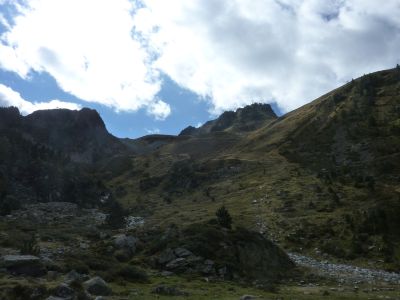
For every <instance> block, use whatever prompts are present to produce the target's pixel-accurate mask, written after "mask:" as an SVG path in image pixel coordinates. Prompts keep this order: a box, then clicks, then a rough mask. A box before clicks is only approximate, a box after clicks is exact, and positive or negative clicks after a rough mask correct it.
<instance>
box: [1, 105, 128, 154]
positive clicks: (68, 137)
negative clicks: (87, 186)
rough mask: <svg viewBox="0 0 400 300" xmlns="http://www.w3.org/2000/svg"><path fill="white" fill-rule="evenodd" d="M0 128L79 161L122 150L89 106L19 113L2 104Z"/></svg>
mask: <svg viewBox="0 0 400 300" xmlns="http://www.w3.org/2000/svg"><path fill="white" fill-rule="evenodd" d="M1 128H2V129H3V130H5V131H7V130H8V129H11V128H12V129H14V130H18V131H19V133H20V134H22V136H24V137H25V138H27V139H29V140H31V141H33V142H34V143H37V144H41V145H44V146H46V147H49V148H51V149H53V150H57V151H59V152H62V153H64V154H65V155H67V156H69V157H70V158H71V159H72V160H74V161H79V162H93V160H98V159H101V158H102V157H105V156H108V155H111V154H116V153H119V152H121V151H123V150H125V146H124V145H123V144H122V142H120V141H119V139H117V138H116V137H114V136H113V135H111V134H110V133H109V132H108V131H107V129H106V126H105V124H104V122H103V120H102V118H101V117H100V115H99V113H98V112H97V111H96V110H94V109H89V108H83V109H81V110H79V111H78V110H69V109H49V110H38V111H35V112H33V113H32V114H29V115H27V116H22V115H21V114H20V112H19V110H18V109H17V108H15V107H7V108H5V107H2V108H0V129H1ZM6 134H7V133H6ZM8 134H10V133H8Z"/></svg>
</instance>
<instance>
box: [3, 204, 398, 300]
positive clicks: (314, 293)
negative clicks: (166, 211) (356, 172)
mask: <svg viewBox="0 0 400 300" xmlns="http://www.w3.org/2000/svg"><path fill="white" fill-rule="evenodd" d="M104 219H105V215H104V214H102V213H101V212H100V211H98V210H88V209H81V208H78V207H77V206H76V205H74V204H70V203H46V204H43V203H42V204H34V205H30V206H29V207H26V208H25V209H22V210H18V211H16V212H15V213H13V214H12V215H9V216H7V217H5V218H3V219H1V220H0V256H1V257H0V300H41V299H46V300H79V299H87V300H95V299H97V300H100V299H108V300H111V299H112V300H119V299H124V300H129V299H142V300H146V299H175V298H178V297H179V298H182V299H222V300H223V299H237V300H239V299H246V300H250V299H282V300H283V299H310V298H312V299H320V298H323V299H354V298H355V297H356V298H357V299H393V300H394V299H400V288H399V287H400V274H394V273H388V272H385V271H379V270H370V269H363V268H358V267H354V266H351V265H346V264H333V263H330V262H327V261H318V260H316V259H313V258H310V257H306V256H303V255H300V254H296V253H290V254H289V257H290V258H291V260H292V261H293V262H295V264H296V265H297V266H299V267H300V268H293V266H292V263H291V262H290V260H288V259H287V256H286V255H285V253H284V252H283V251H282V252H280V251H281V250H280V251H278V250H276V249H275V247H276V246H274V245H273V244H272V243H271V242H269V241H267V240H264V239H263V238H262V236H261V235H258V234H256V233H251V232H247V231H240V230H238V229H234V230H221V229H218V227H215V225H212V224H208V223H206V224H199V225H200V226H199V225H193V226H189V227H187V228H186V229H184V230H183V229H178V228H177V227H170V228H168V229H166V230H161V229H157V230H156V229H150V228H146V226H147V225H146V223H145V220H144V219H143V218H140V217H131V218H128V220H127V227H126V228H123V229H120V230H110V229H108V228H106V227H104V224H103V223H104ZM28 233H29V235H28V236H30V235H31V234H32V233H34V234H35V235H34V236H35V237H36V243H35V245H36V246H37V247H38V248H37V249H36V248H35V247H34V245H33V244H32V245H30V244H29V243H30V240H29V239H28V240H27V241H28V243H26V242H25V243H22V244H21V243H20V240H19V239H21V238H26V235H27V234H28ZM194 237H195V238H194ZM211 237H212V238H211ZM243 241H245V242H244V243H243ZM21 245H22V248H21ZM260 245H262V247H260ZM24 249H25V250H26V249H28V250H29V252H31V253H24V251H25V250H24ZM238 249H239V252H238V253H239V256H241V258H239V260H237V259H238V258H237V257H236V256H235V255H231V254H233V253H234V252H235V251H237V250H238ZM200 250H201V251H200ZM261 250H262V251H261ZM271 258H273V259H271ZM278 261H279V264H278V265H274V263H275V264H276V262H278ZM285 263H286V264H288V265H287V266H286V267H285V268H284V269H286V268H289V267H290V268H291V270H292V271H291V272H290V273H291V274H290V276H287V277H282V279H281V280H280V281H279V282H273V281H271V278H275V277H276V275H277V273H271V274H269V276H267V277H265V278H262V277H263V276H261V275H260V274H264V275H265V274H266V273H265V272H264V273H263V270H264V269H265V270H269V271H271V270H275V271H274V272H277V271H278V269H277V268H278V266H282V265H284V264H285ZM232 265H233V266H236V267H237V268H235V267H232ZM239 265H240V268H239V267H238V266H239ZM250 278H251V279H250ZM284 278H285V279H284Z"/></svg>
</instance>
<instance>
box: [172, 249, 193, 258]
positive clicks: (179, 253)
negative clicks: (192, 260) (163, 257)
mask: <svg viewBox="0 0 400 300" xmlns="http://www.w3.org/2000/svg"><path fill="white" fill-rule="evenodd" d="M174 253H175V255H176V256H178V257H188V256H192V255H193V253H192V252H190V251H189V250H187V249H185V248H176V249H175V250H174Z"/></svg>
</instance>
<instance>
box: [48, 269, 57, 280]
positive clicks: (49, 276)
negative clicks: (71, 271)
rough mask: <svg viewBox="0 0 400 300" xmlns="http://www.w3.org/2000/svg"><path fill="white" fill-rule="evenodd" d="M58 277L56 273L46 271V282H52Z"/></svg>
mask: <svg viewBox="0 0 400 300" xmlns="http://www.w3.org/2000/svg"><path fill="white" fill-rule="evenodd" d="M57 277H58V272H56V271H47V280H49V281H54V280H56V279H57Z"/></svg>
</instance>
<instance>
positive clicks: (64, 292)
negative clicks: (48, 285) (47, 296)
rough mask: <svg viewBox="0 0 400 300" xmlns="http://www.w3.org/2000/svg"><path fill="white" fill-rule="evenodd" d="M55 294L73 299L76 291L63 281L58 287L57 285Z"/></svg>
mask: <svg viewBox="0 0 400 300" xmlns="http://www.w3.org/2000/svg"><path fill="white" fill-rule="evenodd" d="M54 294H55V295H56V296H57V297H60V298H64V299H73V298H74V296H75V291H74V290H73V289H72V288H71V287H69V286H68V285H67V284H66V283H61V284H60V285H59V286H58V287H56V289H55V292H54Z"/></svg>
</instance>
